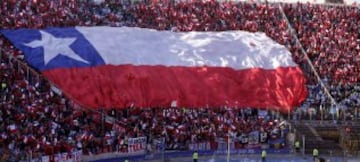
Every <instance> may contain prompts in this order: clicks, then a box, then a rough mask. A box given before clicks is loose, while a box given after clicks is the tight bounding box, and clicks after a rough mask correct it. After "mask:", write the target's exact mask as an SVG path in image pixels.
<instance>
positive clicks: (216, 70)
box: [1, 26, 307, 111]
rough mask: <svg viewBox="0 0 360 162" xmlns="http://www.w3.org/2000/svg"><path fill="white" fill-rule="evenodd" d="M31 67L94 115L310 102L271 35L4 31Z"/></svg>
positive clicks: (108, 29)
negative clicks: (132, 108) (138, 109)
mask: <svg viewBox="0 0 360 162" xmlns="http://www.w3.org/2000/svg"><path fill="white" fill-rule="evenodd" d="M1 33H2V34H3V35H4V36H5V37H7V38H8V39H9V40H10V41H11V42H12V43H13V44H14V46H15V47H17V48H18V49H20V50H21V51H23V53H24V55H25V59H26V61H27V62H28V63H29V64H30V65H31V66H32V67H34V68H36V69H37V70H39V71H41V73H42V74H43V75H44V76H46V77H47V78H48V79H49V80H50V81H51V82H53V83H54V84H55V85H57V86H58V87H59V88H60V89H61V90H62V91H63V92H65V93H66V94H68V95H69V97H71V98H72V99H74V100H76V101H78V102H80V103H81V104H83V105H85V106H87V107H90V108H126V107H129V106H135V107H169V106H170V105H171V103H176V105H177V106H178V107H192V108H196V107H222V106H227V107H239V108H241V107H253V108H270V109H277V110H281V111H288V110H290V109H292V108H294V107H296V106H298V105H299V104H300V103H301V102H303V101H304V100H305V98H306V97H307V89H306V86H305V81H306V79H305V77H304V74H303V72H302V71H301V69H300V68H299V66H298V65H297V64H296V63H294V62H293V60H292V57H291V53H290V52H289V51H288V50H287V48H285V47H284V46H282V45H280V44H278V43H277V42H275V41H274V40H272V39H271V38H269V37H267V36H266V35H265V34H264V33H259V32H257V33H250V32H246V31H223V32H171V31H157V30H153V29H145V28H135V27H104V26H100V27H75V28H47V29H43V30H36V29H17V30H2V31H1Z"/></svg>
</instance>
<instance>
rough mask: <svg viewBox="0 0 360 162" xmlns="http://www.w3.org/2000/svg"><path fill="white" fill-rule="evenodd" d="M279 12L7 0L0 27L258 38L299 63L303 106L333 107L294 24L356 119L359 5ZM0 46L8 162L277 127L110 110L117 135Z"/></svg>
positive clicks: (0, 128) (201, 112)
mask: <svg viewBox="0 0 360 162" xmlns="http://www.w3.org/2000/svg"><path fill="white" fill-rule="evenodd" d="M96 2H98V1H96ZM282 8H283V10H282V9H281V8H279V6H278V4H251V3H244V2H236V3H235V2H221V3H220V2H217V1H214V0H209V1H189V2H183V1H179V2H176V1H167V2H157V3H153V2H151V1H138V2H130V1H126V0H123V1H117V0H105V1H104V2H102V3H95V2H94V1H91V0H88V1H84V0H56V1H47V0H31V1H28V0H5V1H4V2H2V3H1V4H0V15H1V16H0V17H1V21H0V26H1V29H14V28H37V29H39V28H46V27H52V26H56V27H65V26H95V25H109V26H124V25H126V26H137V27H146V28H154V29H158V30H172V31H175V32H177V31H193V30H196V31H220V30H247V31H251V32H256V31H261V32H265V33H266V34H267V35H268V36H270V37H271V38H273V39H274V40H276V41H277V42H279V43H281V44H283V45H285V46H286V47H287V48H288V49H289V50H290V51H291V52H292V54H293V58H294V60H295V61H296V62H297V63H299V64H300V65H304V66H303V68H304V71H305V72H308V73H309V74H310V75H309V76H308V80H309V85H310V86H309V87H310V90H311V92H313V93H310V95H309V99H308V100H307V102H306V104H307V105H306V106H308V107H310V106H311V107H319V106H320V105H326V106H329V100H328V99H327V96H326V94H325V93H324V92H323V91H322V90H321V88H319V85H318V84H317V81H316V78H315V77H314V75H312V72H311V71H310V69H309V68H308V66H306V65H307V62H306V59H305V57H304V55H303V53H302V52H301V47H300V46H299V45H298V44H296V41H297V40H296V39H295V38H294V36H293V35H292V34H291V32H290V30H288V25H289V24H288V23H287V20H289V22H290V25H291V26H292V27H294V29H295V31H296V36H297V37H298V38H299V41H300V42H301V44H302V46H303V47H304V50H305V51H306V53H307V54H308V56H309V58H310V61H311V62H312V64H313V65H314V67H315V69H316V70H317V71H318V72H319V74H320V76H321V78H322V79H324V83H326V86H327V87H328V88H329V89H330V92H331V94H332V95H333V97H334V98H335V99H336V101H337V102H338V103H340V104H341V105H344V106H346V107H347V108H348V110H350V112H351V113H354V112H352V110H353V109H352V108H359V106H360V101H359V94H360V93H359V92H360V88H359V85H358V83H359V82H360V75H359V73H360V47H359V44H360V43H359V39H360V34H359V32H360V10H359V8H356V7H351V6H347V7H344V6H326V5H312V4H283V5H282ZM282 11H284V13H285V15H286V18H285V17H284V16H283V15H282ZM0 47H1V50H2V51H1V52H0V53H1V54H2V55H1V66H0V68H1V71H0V77H1V78H0V79H1V80H0V81H1V99H0V100H1V110H0V120H1V122H0V132H1V137H0V154H1V155H2V157H1V158H2V159H3V160H5V161H8V160H11V161H17V160H21V159H22V158H26V157H29V156H30V154H31V156H32V157H34V158H36V157H39V156H41V155H43V154H54V153H59V152H69V151H71V150H73V149H81V150H83V152H84V154H98V153H101V152H104V151H105V150H107V151H114V150H117V149H119V145H120V144H123V143H124V142H123V140H124V139H126V138H129V137H139V136H143V135H146V136H148V137H149V139H152V138H159V137H165V138H166V144H167V148H168V149H184V148H186V145H187V144H188V143H191V142H202V141H205V140H213V139H214V138H219V137H225V136H227V133H226V132H227V130H228V129H232V130H233V131H234V134H235V135H240V134H241V132H248V131H252V130H259V131H267V132H268V133H269V134H270V133H271V132H273V130H278V129H279V128H278V125H277V124H274V125H271V124H270V123H273V122H274V121H273V119H272V118H270V119H267V120H263V119H259V118H257V116H256V115H254V114H252V115H250V114H247V113H244V110H242V111H241V110H224V109H196V110H195V109H193V110H188V109H161V108H153V109H130V110H127V111H126V110H120V111H109V114H108V116H112V117H114V118H116V119H119V121H121V122H120V123H121V127H124V129H125V131H124V130H120V129H119V130H115V131H114V129H113V126H114V125H113V124H105V125H104V127H103V129H98V124H99V123H101V119H103V118H102V117H101V115H99V112H93V111H85V110H78V109H75V108H74V107H72V106H71V104H70V103H71V102H70V100H69V99H66V98H65V97H63V96H59V95H57V94H55V93H54V92H52V91H51V89H50V85H49V83H48V82H47V81H46V80H43V79H34V78H31V79H29V77H28V76H27V74H26V69H24V67H19V66H18V64H17V63H16V60H14V59H10V60H9V58H10V57H9V56H8V55H11V56H12V57H16V58H17V59H20V60H22V59H23V55H22V54H21V52H20V51H18V50H16V49H15V48H14V47H13V46H12V45H11V44H10V43H9V42H8V41H7V40H6V39H5V38H4V37H3V36H0ZM5 52H6V53H5ZM325 80H326V81H325ZM355 83H357V85H356V84H355ZM244 114H245V115H244ZM99 116H100V117H99ZM229 117H230V118H229ZM250 119H252V120H250ZM255 119H256V120H255ZM210 121H211V122H210ZM236 133H237V134H236ZM23 155H27V156H23ZM23 160H25V159H23Z"/></svg>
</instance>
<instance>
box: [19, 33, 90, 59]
mask: <svg viewBox="0 0 360 162" xmlns="http://www.w3.org/2000/svg"><path fill="white" fill-rule="evenodd" d="M40 33H41V40H34V41H32V42H30V43H25V45H26V46H28V47H32V48H36V47H40V46H42V47H43V48H44V63H45V65H47V64H48V63H49V62H50V61H51V60H52V59H54V58H55V57H56V56H57V55H64V56H67V57H69V58H72V59H74V60H77V61H81V62H84V63H87V64H89V62H88V61H86V60H84V59H83V58H81V57H80V56H79V55H78V54H76V53H75V52H74V51H73V50H72V49H71V48H70V45H71V44H73V43H74V42H75V41H76V39H77V38H56V37H54V36H53V35H51V34H50V33H47V32H45V31H41V30H40Z"/></svg>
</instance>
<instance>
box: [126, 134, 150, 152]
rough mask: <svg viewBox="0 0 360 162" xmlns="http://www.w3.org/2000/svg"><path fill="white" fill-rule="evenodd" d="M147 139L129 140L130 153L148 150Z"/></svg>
mask: <svg viewBox="0 0 360 162" xmlns="http://www.w3.org/2000/svg"><path fill="white" fill-rule="evenodd" d="M146 142H147V140H146V137H138V138H129V139H128V152H132V153H134V152H142V151H145V150H146Z"/></svg>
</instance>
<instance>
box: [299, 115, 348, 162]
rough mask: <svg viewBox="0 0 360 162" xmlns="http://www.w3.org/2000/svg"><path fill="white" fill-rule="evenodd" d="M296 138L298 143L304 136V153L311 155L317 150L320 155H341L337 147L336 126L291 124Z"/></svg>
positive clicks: (341, 151) (337, 133)
mask: <svg viewBox="0 0 360 162" xmlns="http://www.w3.org/2000/svg"><path fill="white" fill-rule="evenodd" d="M292 125H293V127H294V128H295V130H296V137H297V139H298V140H299V141H301V140H302V139H301V138H302V135H304V136H305V153H306V154H312V151H313V149H314V148H317V149H318V150H319V152H320V154H327V155H329V154H332V155H335V154H342V153H343V149H342V148H341V147H340V145H339V136H340V133H339V130H338V128H337V126H336V125H332V124H329V125H323V124H318V123H316V122H306V121H305V122H300V123H297V124H295V123H293V124H292Z"/></svg>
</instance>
